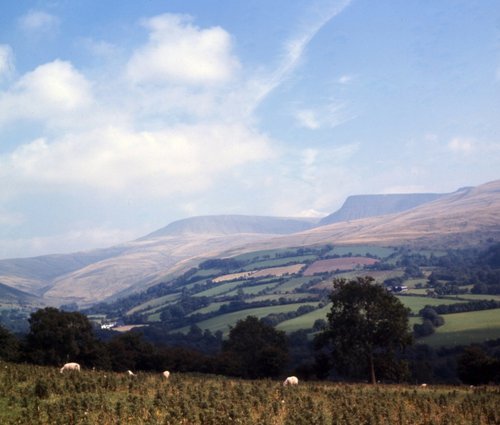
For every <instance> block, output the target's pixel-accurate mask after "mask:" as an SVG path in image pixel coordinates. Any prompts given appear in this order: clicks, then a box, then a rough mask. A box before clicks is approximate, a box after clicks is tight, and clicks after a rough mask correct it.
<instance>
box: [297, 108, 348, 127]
mask: <svg viewBox="0 0 500 425" xmlns="http://www.w3.org/2000/svg"><path fill="white" fill-rule="evenodd" d="M294 117H295V119H296V120H297V124H298V125H299V126H300V127H304V128H307V129H309V130H318V129H320V128H325V127H327V128H334V127H337V126H339V125H340V124H342V123H344V122H346V121H349V120H351V119H353V118H354V116H350V115H349V113H348V112H347V111H346V110H345V107H344V105H341V104H336V103H334V102H331V103H329V104H327V105H325V106H319V107H316V108H314V109H311V108H304V109H298V110H296V111H295V112H294Z"/></svg>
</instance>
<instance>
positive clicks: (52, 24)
mask: <svg viewBox="0 0 500 425" xmlns="http://www.w3.org/2000/svg"><path fill="white" fill-rule="evenodd" d="M18 24H19V27H20V28H21V29H22V30H23V31H25V32H27V33H38V34H40V33H51V32H54V31H56V30H57V29H58V27H59V24H60V19H59V18H58V17H57V16H54V15H51V14H49V13H47V12H44V11H42V10H30V11H29V12H28V13H27V14H25V15H23V16H22V17H21V18H20V19H19V21H18Z"/></svg>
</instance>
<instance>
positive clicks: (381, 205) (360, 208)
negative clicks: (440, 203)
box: [319, 193, 446, 226]
mask: <svg viewBox="0 0 500 425" xmlns="http://www.w3.org/2000/svg"><path fill="white" fill-rule="evenodd" d="M443 196H446V195H445V194H439V193H409V194H388V195H354V196H349V197H348V198H347V199H346V201H345V202H344V204H343V205H342V207H341V208H340V209H339V210H338V211H336V212H334V213H333V214H330V215H328V216H326V217H325V218H323V219H322V220H321V221H320V222H319V225H320V226H325V225H327V224H332V223H339V222H341V221H351V220H359V219H360V218H367V217H376V216H379V215H385V214H394V213H399V212H403V211H407V210H410V209H412V208H415V207H418V206H419V205H422V204H425V203H427V202H431V201H435V200H436V199H440V198H442V197H443Z"/></svg>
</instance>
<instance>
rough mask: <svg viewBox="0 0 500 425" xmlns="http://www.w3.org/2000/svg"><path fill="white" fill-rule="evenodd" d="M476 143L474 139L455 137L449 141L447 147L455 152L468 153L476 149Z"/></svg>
mask: <svg viewBox="0 0 500 425" xmlns="http://www.w3.org/2000/svg"><path fill="white" fill-rule="evenodd" d="M475 144H476V142H475V141H474V140H473V139H469V138H463V137H454V138H453V139H451V140H450V141H449V143H448V145H447V147H448V149H449V150H450V151H452V152H454V153H460V154H468V153H471V152H472V151H474V150H475Z"/></svg>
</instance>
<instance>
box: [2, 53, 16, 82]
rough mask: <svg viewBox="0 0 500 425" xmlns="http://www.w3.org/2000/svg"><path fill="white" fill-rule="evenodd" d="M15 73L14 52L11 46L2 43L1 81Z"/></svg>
mask: <svg viewBox="0 0 500 425" xmlns="http://www.w3.org/2000/svg"><path fill="white" fill-rule="evenodd" d="M13 73H14V54H13V53H12V49H11V48H10V46H8V45H6V44H0V81H1V80H2V79H3V78H8V77H10V76H11V75H12V74H13Z"/></svg>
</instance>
